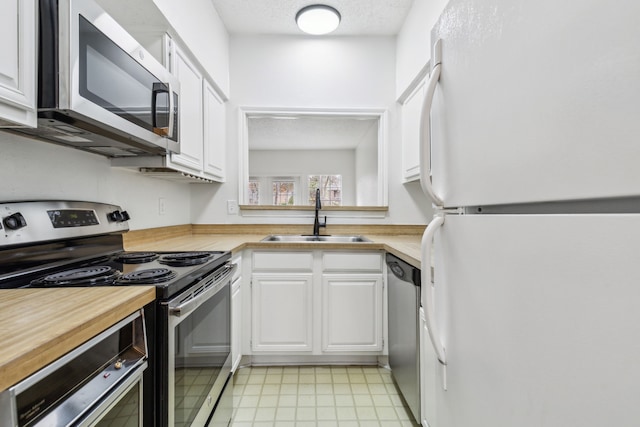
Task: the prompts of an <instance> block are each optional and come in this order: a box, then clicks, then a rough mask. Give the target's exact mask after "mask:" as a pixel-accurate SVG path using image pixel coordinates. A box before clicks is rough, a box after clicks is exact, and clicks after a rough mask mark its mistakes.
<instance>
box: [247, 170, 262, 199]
mask: <svg viewBox="0 0 640 427" xmlns="http://www.w3.org/2000/svg"><path fill="white" fill-rule="evenodd" d="M249 204H250V205H259V204H260V179H259V178H256V177H253V176H251V177H249Z"/></svg>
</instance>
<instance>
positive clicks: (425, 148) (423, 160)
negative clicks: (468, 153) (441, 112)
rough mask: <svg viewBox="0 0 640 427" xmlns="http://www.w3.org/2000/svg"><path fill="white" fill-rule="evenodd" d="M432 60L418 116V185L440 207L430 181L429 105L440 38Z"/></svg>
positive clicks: (436, 75)
mask: <svg viewBox="0 0 640 427" xmlns="http://www.w3.org/2000/svg"><path fill="white" fill-rule="evenodd" d="M433 48H434V54H433V58H432V62H433V63H434V66H433V69H432V70H431V75H430V76H429V81H428V82H427V93H426V94H425V97H424V101H423V103H422V114H421V117H420V185H421V186H422V191H424V193H425V194H426V195H427V196H429V198H431V200H432V201H433V204H434V205H436V206H438V207H442V206H444V203H443V201H442V199H441V198H440V197H438V195H437V194H436V193H435V191H434V189H433V183H432V181H431V105H432V104H433V95H434V94H435V90H436V85H437V84H438V80H439V79H440V68H441V63H442V40H440V39H438V40H437V41H436V43H435V45H434V47H433Z"/></svg>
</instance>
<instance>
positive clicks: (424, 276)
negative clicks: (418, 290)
mask: <svg viewBox="0 0 640 427" xmlns="http://www.w3.org/2000/svg"><path fill="white" fill-rule="evenodd" d="M442 224H444V216H442V215H436V216H434V217H433V220H432V221H431V222H430V223H429V225H428V226H427V229H426V230H425V231H424V234H423V236H422V245H421V249H422V250H421V251H420V254H421V259H420V276H421V277H420V279H421V281H422V301H423V308H424V317H425V323H426V325H427V330H428V331H429V339H430V340H431V345H432V346H433V350H434V351H435V352H436V356H437V357H438V360H439V361H440V363H442V364H443V365H446V364H447V356H446V353H445V349H444V345H443V344H442V339H441V338H440V332H439V330H438V327H437V325H436V319H435V315H434V311H435V303H434V301H433V286H432V285H431V283H432V279H433V278H432V276H431V244H432V243H433V237H434V235H435V234H436V231H437V230H438V229H439V228H440V227H441V226H442Z"/></svg>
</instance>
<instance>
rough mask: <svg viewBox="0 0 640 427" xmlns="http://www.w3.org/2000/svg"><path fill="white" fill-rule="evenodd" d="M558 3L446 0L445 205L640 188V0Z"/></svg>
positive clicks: (438, 32)
mask: <svg viewBox="0 0 640 427" xmlns="http://www.w3.org/2000/svg"><path fill="white" fill-rule="evenodd" d="M560 3H562V2H557V1H554V0H540V1H534V2H520V3H518V5H517V6H514V3H513V2H509V1H502V0H501V1H486V2H476V1H469V0H452V1H450V2H449V3H448V4H447V7H446V9H445V11H444V13H443V14H442V15H441V17H440V20H439V21H438V23H437V24H436V26H435V28H434V30H433V31H432V40H431V42H432V43H434V41H435V39H437V38H439V39H441V40H442V65H441V75H440V82H439V84H438V86H437V88H436V91H435V98H434V102H433V106H432V108H431V118H432V120H431V122H432V127H431V131H432V149H433V151H432V157H431V164H432V174H433V186H434V189H435V193H436V195H437V196H438V197H439V198H441V199H442V200H443V201H444V203H445V206H449V207H454V206H475V205H495V204H508V203H528V202H544V201H565V200H577V199H594V198H611V197H623V196H640V167H638V165H640V144H639V143H638V135H640V120H638V117H640V104H639V103H638V99H640V81H639V79H638V76H640V50H639V49H638V40H639V39H640V26H638V24H637V20H636V17H637V16H640V2H637V1H626V2H618V3H617V4H616V6H615V7H612V6H611V4H608V3H607V2H603V1H601V0H584V1H578V2H564V3H562V4H560ZM594 28H597V30H596V31H594ZM532 34H535V37H532V36H531V35H532Z"/></svg>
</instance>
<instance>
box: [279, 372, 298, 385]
mask: <svg viewBox="0 0 640 427" xmlns="http://www.w3.org/2000/svg"><path fill="white" fill-rule="evenodd" d="M282 384H298V374H286V373H285V374H283V375H282Z"/></svg>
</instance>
